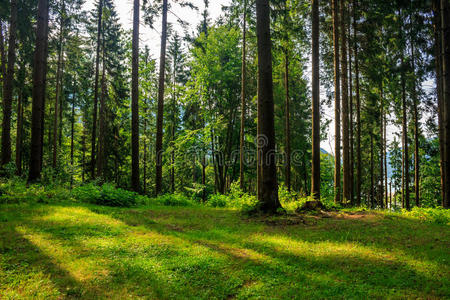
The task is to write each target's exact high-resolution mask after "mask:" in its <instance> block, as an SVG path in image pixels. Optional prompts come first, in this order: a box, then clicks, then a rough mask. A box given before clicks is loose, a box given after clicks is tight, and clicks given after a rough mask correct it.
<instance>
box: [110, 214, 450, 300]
mask: <svg viewBox="0 0 450 300" xmlns="http://www.w3.org/2000/svg"><path fill="white" fill-rule="evenodd" d="M112 216H113V217H115V218H118V219H120V220H121V221H123V222H125V223H127V224H134V225H136V224H141V226H144V227H146V228H147V229H148V230H152V231H157V232H158V233H160V234H162V235H170V236H175V237H177V238H180V239H183V240H185V241H188V242H189V243H192V244H196V245H201V246H204V247H206V248H208V249H210V250H211V251H212V252H219V253H221V254H223V255H226V256H228V257H229V258H230V259H231V262H238V263H237V264H234V263H231V264H232V265H235V266H236V267H237V268H241V269H242V270H241V271H242V275H241V276H243V277H248V276H245V272H250V273H252V271H254V272H255V273H254V277H255V278H254V279H253V280H257V281H259V282H265V283H267V284H268V285H270V284H273V281H274V278H282V279H283V281H284V282H283V283H277V284H275V285H279V286H280V288H281V289H283V287H282V286H283V285H285V284H292V285H293V288H292V290H299V289H301V290H302V292H303V293H304V294H305V295H307V294H308V293H310V295H311V296H314V295H315V296H316V297H317V296H319V295H320V297H323V296H325V297H333V296H336V295H345V296H347V297H356V298H359V297H383V296H386V295H388V294H391V295H394V296H395V295H396V296H402V295H403V296H406V297H408V296H409V297H415V296H419V297H420V296H422V297H424V296H436V297H445V296H450V293H449V291H448V289H446V287H445V283H446V282H447V281H448V279H447V280H446V279H445V277H444V278H442V279H441V280H439V279H438V278H439V276H437V278H435V277H433V276H430V275H428V274H423V272H421V271H419V270H417V269H416V268H414V266H411V265H408V264H407V263H405V262H402V261H399V260H398V259H396V258H395V256H392V257H389V252H390V251H392V250H393V248H396V249H400V250H402V251H404V252H405V253H410V252H411V250H410V248H409V247H408V246H407V245H405V246H404V245H398V244H397V245H395V246H393V245H390V244H389V243H384V242H383V241H381V240H377V239H372V237H373V235H374V234H376V233H377V232H376V230H375V231H371V230H370V228H373V226H374V223H373V222H368V221H366V220H354V221H353V222H357V224H356V227H357V228H358V227H360V228H358V229H359V230H361V232H359V234H356V235H355V236H353V233H352V232H350V233H349V232H348V229H351V228H353V227H355V224H347V225H348V226H347V225H345V226H342V227H343V228H344V229H342V228H339V226H337V227H336V228H335V232H333V234H327V233H326V231H325V228H322V229H320V230H319V231H320V232H316V233H315V234H304V235H300V234H294V233H293V232H292V230H293V228H294V229H295V228H296V229H301V231H302V233H306V231H305V230H308V228H305V227H299V226H292V227H291V228H289V230H288V232H283V231H280V230H272V231H270V233H271V234H272V235H273V236H275V237H276V236H277V235H284V236H285V237H286V238H288V239H292V241H293V242H300V243H306V244H307V248H306V249H307V250H308V249H309V251H311V252H305V253H299V252H295V253H293V252H292V251H290V250H288V249H283V248H282V247H281V246H277V245H276V243H275V244H274V243H270V242H268V241H264V240H263V241H258V240H256V241H255V240H249V239H247V238H248V237H249V236H250V235H252V234H261V231H260V230H261V228H258V230H257V231H252V230H250V231H248V230H247V231H245V230H241V231H239V230H236V229H238V228H239V226H241V225H242V224H232V225H231V228H218V227H217V226H215V227H213V230H209V231H206V232H202V233H200V231H201V230H199V229H198V228H195V226H194V229H193V228H189V227H187V228H184V227H183V226H182V225H180V224H168V223H166V222H165V220H164V219H159V218H158V215H155V214H147V215H146V214H136V213H134V212H133V213H130V214H127V213H126V212H123V211H122V212H121V213H120V214H114V213H112ZM187 217H188V216H185V218H187ZM194 217H195V216H194ZM344 222H346V221H344ZM380 222H383V221H380ZM401 222H402V223H401V224H398V225H397V227H399V228H401V227H402V226H417V224H416V223H414V222H413V221H412V220H402V221H401ZM181 224H183V222H181ZM344 224H345V223H344ZM385 225H389V226H392V224H385ZM235 226H236V227H235ZM375 226H377V225H375ZM397 227H394V230H395V228H397ZM268 228H269V227H268V226H264V227H263V228H262V232H263V233H264V230H265V229H268ZM363 228H366V229H368V230H362V229H363ZM283 229H286V228H283ZM316 229H317V228H316ZM336 231H337V234H336ZM324 232H325V233H324ZM378 234H380V233H379V232H378ZM410 234H411V233H410ZM365 235H367V237H366V238H367V239H364V238H363V236H365ZM400 238H406V237H405V236H403V237H400ZM324 241H326V242H329V243H333V244H335V245H337V246H339V245H340V244H345V243H347V244H348V243H354V244H355V245H358V246H360V247H363V248H367V250H368V251H371V255H365V254H364V253H359V254H358V253H352V252H351V251H350V253H342V254H340V253H335V252H334V253H328V254H321V255H315V254H314V251H315V249H316V248H317V247H320V246H321V245H320V244H321V243H322V242H324ZM330 246H333V245H330ZM389 246H390V247H391V249H388V247H389ZM444 249H445V248H444ZM377 252H383V255H381V256H378V255H377ZM248 253H250V254H248ZM187 255H192V254H189V253H188V254H187ZM419 255H420V253H413V254H412V256H419ZM258 256H259V257H263V259H254V258H255V257H258ZM422 258H423V257H422ZM430 261H434V260H433V259H431V260H430ZM248 280H252V279H249V278H246V281H248ZM305 285H306V287H314V289H315V290H317V289H320V290H321V291H320V292H317V293H315V292H311V290H310V289H308V288H305ZM278 292H280V293H281V291H280V290H278ZM290 292H291V290H286V291H284V292H283V293H284V294H283V295H284V296H286V297H289V296H290ZM336 293H338V294H336ZM297 296H298V295H297Z"/></svg>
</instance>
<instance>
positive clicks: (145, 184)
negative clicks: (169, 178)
mask: <svg viewBox="0 0 450 300" xmlns="http://www.w3.org/2000/svg"><path fill="white" fill-rule="evenodd" d="M145 65H146V66H147V58H146V61H145ZM144 104H145V106H144V178H143V180H144V195H147V101H145V103H144Z"/></svg>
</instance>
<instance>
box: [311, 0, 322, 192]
mask: <svg viewBox="0 0 450 300" xmlns="http://www.w3.org/2000/svg"><path fill="white" fill-rule="evenodd" d="M311 19H312V120H313V121H312V170H311V194H312V195H313V197H314V198H315V199H317V200H320V92H319V1H318V0H312V15H311Z"/></svg>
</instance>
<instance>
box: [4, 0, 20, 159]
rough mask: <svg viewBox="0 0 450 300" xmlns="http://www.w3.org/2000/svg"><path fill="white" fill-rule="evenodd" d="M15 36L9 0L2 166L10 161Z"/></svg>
mask: <svg viewBox="0 0 450 300" xmlns="http://www.w3.org/2000/svg"><path fill="white" fill-rule="evenodd" d="M16 36H17V0H11V16H10V21H9V42H8V67H7V70H6V76H5V79H4V81H3V122H2V161H1V164H2V166H4V165H6V164H8V163H9V162H10V161H11V112H12V100H13V99H12V98H13V97H12V94H13V80H14V64H15V61H16Z"/></svg>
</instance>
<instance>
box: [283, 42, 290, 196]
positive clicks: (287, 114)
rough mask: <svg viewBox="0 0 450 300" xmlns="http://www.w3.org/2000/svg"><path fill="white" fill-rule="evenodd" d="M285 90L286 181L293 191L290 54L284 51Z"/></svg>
mask: <svg viewBox="0 0 450 300" xmlns="http://www.w3.org/2000/svg"><path fill="white" fill-rule="evenodd" d="M284 51H285V52H284V90H285V104H284V105H285V116H284V117H285V127H284V130H285V147H286V149H285V152H286V153H285V154H286V166H285V167H286V170H285V173H286V174H285V180H286V186H287V189H288V191H289V192H290V191H291V124H290V123H291V117H290V107H289V106H290V103H289V102H290V100H289V53H288V50H287V49H284Z"/></svg>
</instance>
